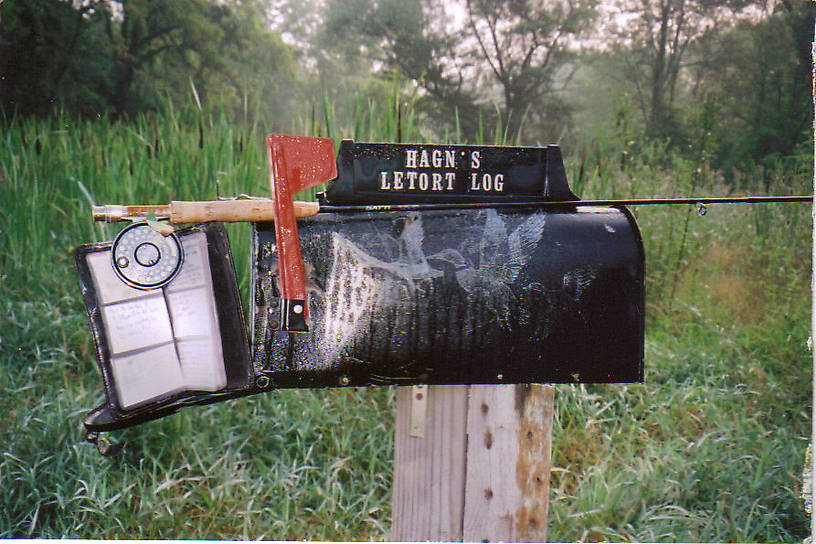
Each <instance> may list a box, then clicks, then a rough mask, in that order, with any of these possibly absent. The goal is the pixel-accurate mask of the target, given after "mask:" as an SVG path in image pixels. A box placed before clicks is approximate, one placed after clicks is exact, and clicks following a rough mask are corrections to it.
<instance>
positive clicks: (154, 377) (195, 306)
mask: <svg viewBox="0 0 816 544" xmlns="http://www.w3.org/2000/svg"><path fill="white" fill-rule="evenodd" d="M181 243H182V247H183V248H184V264H183V266H182V269H181V272H180V273H179V275H178V276H177V277H176V278H175V279H174V280H173V281H172V282H171V283H170V284H168V285H167V286H165V287H164V288H161V289H153V290H150V291H142V290H139V289H133V288H131V287H129V286H127V285H125V284H124V283H122V281H121V280H119V278H117V277H116V275H115V274H114V272H113V270H112V268H111V255H110V251H101V252H95V253H90V254H88V257H87V261H88V267H89V268H90V270H91V274H92V276H93V281H94V284H95V287H96V291H97V294H98V297H99V303H100V311H101V314H102V320H103V322H104V324H105V335H106V339H107V342H108V346H109V347H110V352H111V353H110V367H111V372H112V375H113V380H114V382H115V383H114V386H115V388H116V393H117V396H118V398H119V405H120V407H121V408H122V409H125V410H127V409H131V408H135V407H137V406H140V405H143V404H145V403H147V402H150V401H152V400H156V399H158V398H159V397H162V396H165V395H171V394H174V393H178V392H181V391H218V390H220V389H223V388H224V387H226V384H227V377H226V372H225V370H224V357H223V352H222V348H221V338H220V334H219V328H218V315H217V313H216V309H215V297H214V294H213V286H212V278H211V276H210V274H209V269H210V263H209V257H208V254H207V238H206V235H205V234H204V233H202V232H197V233H193V234H190V235H187V236H184V237H182V239H181Z"/></svg>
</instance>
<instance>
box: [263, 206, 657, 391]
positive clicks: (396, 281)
mask: <svg viewBox="0 0 816 544" xmlns="http://www.w3.org/2000/svg"><path fill="white" fill-rule="evenodd" d="M299 230H300V236H301V244H302V250H303V258H304V262H305V264H306V268H307V276H308V277H307V282H308V300H309V306H310V315H311V327H310V332H309V333H306V334H289V333H286V332H282V331H277V330H275V329H276V325H277V323H278V322H279V319H280V316H279V292H278V290H277V280H278V279H277V255H276V248H275V240H274V229H273V228H272V225H271V224H257V225H255V229H254V236H253V238H254V248H253V252H254V263H255V265H254V267H253V268H254V269H253V293H254V308H253V319H252V325H253V331H252V351H253V364H254V365H255V370H256V372H262V373H265V374H267V375H268V376H270V377H271V379H272V381H273V384H274V385H275V386H278V387H322V386H337V385H370V384H405V385H407V384H412V383H428V384H479V383H485V384H489V383H540V382H582V383H594V382H637V381H642V379H643V334H644V308H645V302H644V254H643V246H642V243H641V239H640V233H639V231H638V229H637V225H636V224H635V222H634V219H633V218H632V216H631V215H630V214H629V212H628V211H627V210H625V209H614V208H589V207H580V206H578V207H572V208H570V209H562V210H558V211H555V210H552V211H544V210H541V209H533V208H531V209H527V210H508V209H501V208H489V209H484V210H470V209H469V210H447V211H443V210H437V211H412V212H408V213H405V212H376V213H352V212H349V213H331V214H319V215H318V216H316V217H314V218H310V219H308V220H305V221H303V222H302V223H301V224H300V228H299Z"/></svg>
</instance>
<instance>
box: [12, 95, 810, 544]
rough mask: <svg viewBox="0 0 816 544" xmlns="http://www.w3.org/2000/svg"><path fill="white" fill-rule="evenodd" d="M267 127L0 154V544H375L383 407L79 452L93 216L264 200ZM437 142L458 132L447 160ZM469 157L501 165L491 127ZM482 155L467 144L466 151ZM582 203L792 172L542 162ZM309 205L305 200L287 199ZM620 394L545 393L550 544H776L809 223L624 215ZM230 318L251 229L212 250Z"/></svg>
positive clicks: (93, 368) (791, 508)
mask: <svg viewBox="0 0 816 544" xmlns="http://www.w3.org/2000/svg"><path fill="white" fill-rule="evenodd" d="M314 110H315V112H314V113H313V115H312V116H311V118H309V119H304V120H302V122H300V124H299V125H297V126H292V127H290V128H289V130H287V132H292V133H300V134H313V135H323V136H329V137H332V138H334V139H335V141H339V139H340V138H354V139H356V140H359V141H398V140H402V141H419V140H422V139H423V138H424V136H423V133H422V131H421V127H420V126H419V125H420V123H419V122H418V121H417V120H415V119H414V117H413V115H412V114H411V111H410V109H407V108H404V107H401V106H400V102H399V100H395V99H392V100H388V101H383V102H382V103H380V104H351V105H350V106H349V107H347V108H344V109H343V111H348V112H350V113H348V114H347V115H346V116H345V117H344V118H342V119H341V118H338V116H337V115H335V105H333V104H331V103H328V102H326V101H324V102H323V103H322V104H317V105H316V106H315V108H314ZM265 132H266V131H265V129H264V127H262V126H261V124H260V123H257V122H250V121H247V120H245V119H233V118H231V117H229V116H228V115H227V114H225V113H223V112H221V111H219V110H212V111H201V110H199V109H198V108H196V107H194V106H192V105H191V106H184V107H181V108H175V109H174V108H172V107H168V108H167V109H166V111H164V112H163V113H161V114H151V115H143V116H139V117H136V118H133V119H131V120H129V121H127V122H124V121H123V122H113V121H111V120H110V119H108V118H105V117H102V118H100V119H96V120H94V121H79V120H76V119H73V118H71V117H69V116H66V115H63V116H59V115H57V116H54V117H52V118H49V119H42V120H36V119H13V120H6V121H5V124H4V125H3V128H2V131H0V414H2V417H0V537H3V538H8V537H38V538H55V537H64V538H144V539H152V538H177V539H189V538H193V539H292V540H299V539H309V540H388V539H389V538H390V534H389V530H390V518H391V506H390V501H391V490H390V488H391V480H392V457H393V422H394V400H395V389H393V388H390V387H384V388H370V389H369V388H364V389H331V390H302V391H300V390H283V391H275V392H271V393H268V394H264V395H259V396H255V397H251V398H244V399H239V400H235V401H229V402H225V403H221V404H218V405H211V406H207V407H197V408H192V409H187V410H184V411H182V412H181V413H179V414H176V415H173V416H171V417H168V418H165V419H164V420H160V421H156V422H152V423H148V424H145V425H141V426H138V427H136V428H131V429H127V430H124V431H119V432H116V433H112V437H111V438H112V439H113V440H115V441H125V442H126V447H125V449H124V450H123V452H122V453H121V454H120V455H119V456H117V457H113V458H104V457H102V456H100V455H99V454H98V453H97V451H96V448H95V447H94V446H93V445H91V444H88V443H86V442H85V441H84V438H85V433H84V430H83V427H82V424H81V418H82V416H83V415H84V413H85V412H86V411H87V410H89V409H90V408H92V407H94V406H96V405H97V404H99V403H100V402H101V401H102V399H103V394H102V385H101V380H100V377H99V374H98V370H97V363H96V360H95V355H94V347H93V342H92V339H91V335H90V332H89V330H88V326H87V319H86V316H85V310H84V306H83V304H82V301H81V298H80V293H79V288H78V283H77V279H76V272H75V269H74V263H73V250H74V248H75V247H76V246H77V245H79V244H81V243H86V242H92V241H98V240H109V239H112V237H113V236H115V234H116V232H117V230H118V229H119V228H120V226H117V225H105V224H98V223H94V222H93V221H92V219H91V213H90V210H91V206H92V205H93V204H106V203H120V204H125V203H166V202H169V201H170V200H171V199H176V200H183V199H196V200H201V199H212V198H215V197H216V195H217V194H218V195H236V194H240V193H247V194H254V195H267V194H268V185H267V174H266V156H265V152H264V148H263V141H264V135H265ZM447 138H448V139H449V140H451V141H453V140H456V134H451V135H449V136H447ZM481 138H482V141H483V142H487V143H501V142H503V141H506V140H507V138H506V135H505V134H504V133H503V132H502V130H501V127H500V126H497V127H486V128H485V130H484V135H483V136H482V137H481ZM477 143H479V142H477ZM564 154H565V158H566V161H567V171H568V176H569V179H570V183H571V185H572V187H573V189H574V190H575V191H576V192H577V193H579V194H581V195H582V196H583V197H584V198H591V197H603V198H615V197H633V196H638V197H657V196H662V197H672V196H686V195H689V194H693V195H722V194H729V193H731V194H765V193H781V194H809V193H810V192H811V181H812V172H811V168H812V155H810V156H809V155H807V153H803V154H802V158H801V159H800V160H787V161H782V160H780V161H779V162H778V163H777V164H776V165H773V166H772V167H767V166H766V167H765V168H759V167H757V168H756V169H754V170H752V171H749V172H743V173H741V175H739V176H737V177H736V178H734V179H731V180H730V181H729V183H726V182H725V180H724V178H723V177H722V175H721V174H720V173H718V172H714V171H711V170H710V169H709V168H708V167H707V163H706V161H705V153H704V152H702V153H700V154H698V155H689V156H685V157H681V156H678V155H676V154H675V153H673V152H672V150H670V149H667V148H666V147H664V146H661V145H657V144H650V143H648V142H641V143H637V144H635V143H633V142H631V141H629V140H627V139H625V138H617V137H614V136H606V137H599V138H596V139H593V140H592V141H588V142H586V143H584V144H581V145H578V144H576V145H575V146H574V147H573V148H572V149H569V148H565V149H564ZM306 196H307V197H308V196H310V195H306ZM634 213H635V215H636V217H637V220H638V223H639V226H640V229H641V231H642V235H643V239H644V244H645V249H646V268H647V312H648V313H647V329H646V359H645V367H646V378H645V383H643V384H617V385H558V386H556V394H555V401H556V414H555V423H554V430H553V471H552V476H551V477H552V482H551V486H552V490H551V497H550V519H549V534H550V539H551V540H555V541H577V540H581V541H598V540H612V541H643V540H646V541H709V542H710V541H743V542H749V541H763V542H771V541H780V542H781V541H795V540H800V541H801V540H802V539H803V538H804V537H806V536H807V534H808V530H809V519H808V517H807V515H806V514H805V512H804V509H803V504H802V500H801V498H800V494H801V486H802V469H803V463H804V457H805V449H806V447H807V444H808V441H809V437H810V430H811V417H812V416H811V413H810V407H811V391H812V389H811V376H812V366H811V361H812V358H811V357H812V356H811V351H810V346H809V343H808V337H809V330H810V300H811V292H810V273H811V256H810V251H811V245H810V244H811V229H812V223H811V208H810V206H808V205H807V204H787V205H785V204H775V205H762V206H759V205H756V206H745V205H711V206H709V208H708V210H707V213H706V214H705V215H699V214H698V213H696V211H695V209H694V208H693V207H691V206H674V207H667V206H664V207H642V208H635V209H634ZM228 232H229V234H230V239H231V243H232V251H233V253H234V255H235V260H236V265H237V267H238V275H239V278H240V288H241V290H242V296H243V297H244V304H245V305H246V302H247V300H248V283H249V281H248V275H249V274H248V269H249V261H248V245H249V226H248V225H230V226H229V228H228Z"/></svg>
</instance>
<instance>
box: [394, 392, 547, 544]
mask: <svg viewBox="0 0 816 544" xmlns="http://www.w3.org/2000/svg"><path fill="white" fill-rule="evenodd" d="M552 417H553V388H552V386H549V385H470V386H465V385H459V386H431V387H401V388H400V389H399V391H398V393H397V426H396V444H395V456H394V463H395V464H394V495H393V515H392V519H393V521H392V538H393V540H397V541H423V540H433V541H467V542H544V541H546V539H547V515H548V507H549V481H550V455H551V437H552Z"/></svg>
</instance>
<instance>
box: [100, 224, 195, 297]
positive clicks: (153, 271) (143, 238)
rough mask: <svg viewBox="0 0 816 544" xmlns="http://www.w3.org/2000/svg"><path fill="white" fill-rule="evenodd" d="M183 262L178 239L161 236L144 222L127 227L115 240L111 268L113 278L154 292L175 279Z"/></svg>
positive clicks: (172, 235)
mask: <svg viewBox="0 0 816 544" xmlns="http://www.w3.org/2000/svg"><path fill="white" fill-rule="evenodd" d="M183 260H184V252H183V250H182V247H181V242H180V241H179V239H178V237H177V236H176V235H175V234H173V233H170V234H168V235H164V234H161V233H159V232H156V231H155V230H153V227H151V226H150V225H149V224H148V223H147V222H139V223H133V224H131V225H128V226H127V227H125V228H124V229H122V231H121V232H120V233H119V234H118V235H117V236H116V239H115V240H114V241H113V247H112V250H111V264H112V266H113V270H114V272H116V275H117V276H118V277H119V279H121V280H122V281H123V282H125V283H126V284H128V285H130V286H131V287H135V288H136V289H144V290H147V289H157V288H159V287H162V286H164V285H167V284H168V283H170V282H171V281H172V280H173V278H175V277H176V275H177V274H178V272H179V270H181V264H182V262H183Z"/></svg>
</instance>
